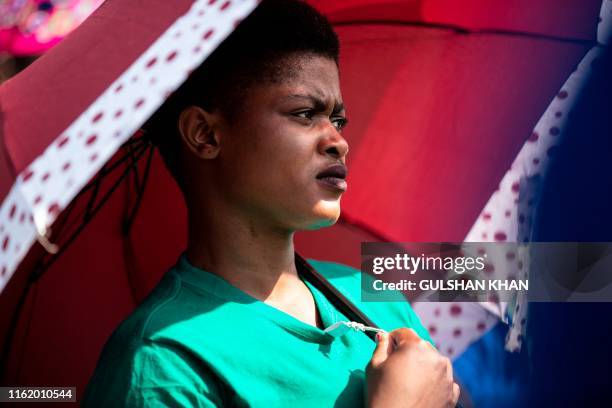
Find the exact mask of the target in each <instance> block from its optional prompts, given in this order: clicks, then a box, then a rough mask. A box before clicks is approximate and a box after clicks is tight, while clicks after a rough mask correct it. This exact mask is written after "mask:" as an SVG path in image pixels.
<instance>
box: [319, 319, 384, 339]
mask: <svg viewBox="0 0 612 408" xmlns="http://www.w3.org/2000/svg"><path fill="white" fill-rule="evenodd" d="M351 329H353V330H355V331H361V332H368V331H370V332H376V333H386V331H385V330H383V329H378V328H376V327H370V326H366V325H365V324H362V323H357V322H345V321H342V322H337V323H334V324H332V325H331V326H329V327H328V328H326V329H325V330H324V332H325V333H327V334H329V335H331V336H334V337H340V336H342V335H344V334H345V333H347V332H348V331H349V330H351Z"/></svg>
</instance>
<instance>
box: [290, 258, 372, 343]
mask: <svg viewBox="0 0 612 408" xmlns="http://www.w3.org/2000/svg"><path fill="white" fill-rule="evenodd" d="M295 265H296V267H297V270H298V273H299V274H300V275H301V276H302V277H303V278H304V279H306V280H307V281H308V282H310V283H312V284H313V285H314V287H315V288H317V289H318V290H319V291H321V293H323V295H325V297H326V298H327V300H329V301H330V303H331V304H332V305H334V307H335V308H336V309H338V310H339V311H340V312H342V314H344V315H345V316H346V317H347V318H348V319H350V320H352V321H354V322H357V323H361V324H365V325H366V326H370V327H376V328H378V326H377V325H376V324H375V323H374V322H373V321H372V320H370V319H369V318H368V317H367V316H366V315H365V314H363V312H362V311H361V310H359V309H358V308H357V307H356V306H355V305H354V304H353V302H351V301H350V300H348V299H347V298H346V296H344V295H343V294H342V293H340V291H338V289H336V288H335V287H334V286H333V285H332V284H331V283H329V281H328V280H327V279H325V278H324V277H323V275H321V274H320V273H319V272H317V271H315V269H314V268H313V267H312V265H310V264H309V263H308V262H307V261H306V260H305V259H304V258H302V257H301V256H300V255H299V254H298V253H297V252H296V253H295ZM366 335H368V337H370V338H371V339H372V340H374V336H375V335H376V333H374V332H366Z"/></svg>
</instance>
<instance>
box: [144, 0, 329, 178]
mask: <svg viewBox="0 0 612 408" xmlns="http://www.w3.org/2000/svg"><path fill="white" fill-rule="evenodd" d="M339 48H340V46H339V41H338V37H337V35H336V33H335V32H334V30H333V28H332V26H331V24H330V23H329V21H328V20H327V18H325V16H323V15H322V14H321V13H319V12H318V11H317V10H315V9H314V8H313V7H312V6H310V5H308V4H307V3H305V2H304V1H300V0H262V1H261V3H260V4H259V5H258V6H257V8H256V9H255V10H254V11H253V12H252V13H251V14H250V15H249V16H248V17H247V18H245V19H244V21H242V22H241V23H240V24H239V25H238V27H237V28H236V29H235V30H234V32H233V33H232V34H231V35H230V36H229V37H228V38H227V39H226V40H225V41H224V42H223V43H222V44H221V45H220V46H219V47H218V48H217V49H216V50H215V51H214V52H213V53H212V54H211V55H210V56H209V57H208V58H207V59H206V61H204V63H203V64H202V65H201V66H200V67H199V68H198V69H196V70H195V71H194V72H193V73H192V74H191V75H190V76H189V78H188V80H187V81H186V82H185V83H184V84H183V85H182V86H181V87H180V88H179V89H178V90H177V91H176V92H174V93H173V94H172V95H171V96H170V98H168V100H167V101H166V102H165V103H164V105H163V106H162V107H161V108H160V109H159V110H158V111H157V112H156V113H155V115H153V117H152V118H151V119H150V120H149V121H148V122H147V123H146V124H145V126H144V130H145V133H146V134H147V135H148V137H149V138H150V139H151V140H152V142H153V143H154V144H155V145H157V146H158V147H159V150H160V152H161V154H162V157H163V159H164V162H165V163H166V166H167V167H168V168H169V170H170V172H171V173H172V175H173V176H174V178H175V179H176V180H177V182H179V184H181V181H180V179H179V178H180V177H179V175H178V174H177V160H178V155H179V147H180V145H179V143H180V138H179V137H178V126H177V122H178V117H179V115H180V113H181V112H182V111H183V110H184V109H185V108H187V107H189V106H191V105H196V106H200V107H202V108H203V109H204V110H206V111H208V112H212V111H215V110H219V111H221V113H222V114H224V116H225V117H226V118H227V119H228V120H230V121H232V120H236V118H237V117H238V116H239V114H240V112H241V110H242V109H243V108H244V106H243V105H242V101H243V99H244V98H243V97H242V96H243V95H244V93H245V92H246V91H247V90H248V89H249V88H250V87H251V86H253V85H254V84H262V83H264V84H265V83H278V82H282V81H283V80H284V79H285V78H287V76H290V75H291V64H287V63H285V62H286V60H287V58H291V57H292V56H296V55H303V54H312V55H317V56H323V57H328V58H330V59H332V60H334V61H335V62H336V64H338V56H339Z"/></svg>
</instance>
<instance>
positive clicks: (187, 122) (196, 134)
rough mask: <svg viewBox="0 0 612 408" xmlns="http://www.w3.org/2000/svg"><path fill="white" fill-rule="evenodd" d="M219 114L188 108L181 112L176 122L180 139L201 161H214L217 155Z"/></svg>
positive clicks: (197, 108) (192, 107) (218, 146)
mask: <svg viewBox="0 0 612 408" xmlns="http://www.w3.org/2000/svg"><path fill="white" fill-rule="evenodd" d="M219 119H220V118H219V114H218V113H209V112H206V111H205V110H204V109H202V108H200V107H198V106H190V107H188V108H186V109H185V110H183V111H182V112H181V115H180V116H179V121H178V127H179V131H180V133H181V138H182V139H183V142H184V143H185V145H186V146H187V147H188V148H189V150H191V151H192V152H193V153H194V154H195V155H197V156H198V157H200V158H202V159H214V158H215V157H217V155H218V154H219V150H220V143H219V142H220V140H219V132H218V125H219Z"/></svg>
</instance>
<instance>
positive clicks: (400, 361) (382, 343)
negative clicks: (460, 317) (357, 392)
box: [366, 329, 459, 408]
mask: <svg viewBox="0 0 612 408" xmlns="http://www.w3.org/2000/svg"><path fill="white" fill-rule="evenodd" d="M366 377H367V394H366V399H367V404H368V407H370V408H378V407H384V408H394V407H410V408H412V407H419V408H421V407H436V408H439V407H454V406H455V405H456V404H457V400H458V399H459V386H458V385H457V384H456V383H455V382H454V380H453V368H452V366H451V363H450V360H449V359H448V358H446V357H444V356H442V355H441V354H440V353H438V351H437V350H436V349H435V348H434V347H433V346H432V345H431V344H429V343H428V342H426V341H425V340H423V339H421V338H420V337H419V336H418V335H417V334H416V332H415V331H414V330H412V329H398V330H394V331H392V332H391V333H389V334H383V333H381V334H380V335H379V339H378V344H377V346H376V349H375V350H374V354H373V355H372V359H371V360H370V363H369V364H368V367H367V369H366Z"/></svg>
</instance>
